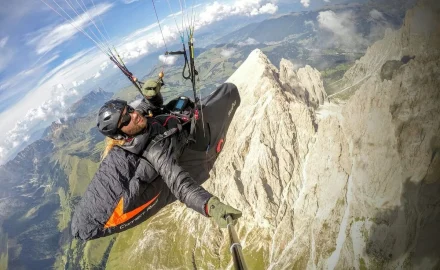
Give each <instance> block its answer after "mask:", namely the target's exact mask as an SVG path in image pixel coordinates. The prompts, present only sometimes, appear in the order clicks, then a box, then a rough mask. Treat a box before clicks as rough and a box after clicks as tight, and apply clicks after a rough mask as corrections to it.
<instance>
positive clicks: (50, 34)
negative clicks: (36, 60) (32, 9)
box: [27, 3, 113, 54]
mask: <svg viewBox="0 0 440 270" xmlns="http://www.w3.org/2000/svg"><path fill="white" fill-rule="evenodd" d="M112 6H113V4H108V3H102V4H98V5H96V7H93V8H91V9H89V11H88V12H87V13H88V15H86V14H85V13H83V14H80V15H79V16H77V17H75V18H73V21H72V24H73V25H75V26H76V27H77V28H79V29H85V28H86V27H88V26H89V25H90V24H91V22H90V19H89V18H91V19H93V18H95V17H96V16H99V15H101V14H104V13H105V12H107V11H108V10H109V9H110V8H111V7H112ZM72 24H71V23H70V22H66V23H63V24H60V25H58V26H56V27H55V26H48V27H46V28H44V29H41V30H39V31H38V32H37V33H33V34H30V35H29V36H32V35H36V36H35V37H33V38H31V39H30V40H29V41H28V42H27V43H28V45H35V50H36V52H37V54H43V53H45V52H48V51H51V50H52V49H53V48H55V47H57V46H59V45H61V44H63V43H64V42H66V41H68V40H70V39H72V38H73V37H74V36H75V35H76V34H77V33H78V32H79V31H78V29H76V28H75V27H73V26H72ZM90 42H92V41H90Z"/></svg>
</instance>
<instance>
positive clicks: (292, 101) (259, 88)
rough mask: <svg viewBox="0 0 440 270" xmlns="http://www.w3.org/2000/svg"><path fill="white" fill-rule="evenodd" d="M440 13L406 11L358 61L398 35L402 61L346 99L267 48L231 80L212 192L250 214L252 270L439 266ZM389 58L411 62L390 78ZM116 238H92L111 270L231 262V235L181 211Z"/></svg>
mask: <svg viewBox="0 0 440 270" xmlns="http://www.w3.org/2000/svg"><path fill="white" fill-rule="evenodd" d="M439 15H440V5H439V4H438V3H437V2H436V1H434V0H422V1H420V2H419V3H418V4H417V6H416V7H415V8H414V9H413V10H411V11H409V12H408V13H407V16H406V18H405V23H404V26H403V27H402V28H401V29H400V30H397V31H390V32H388V33H387V36H386V37H385V38H384V40H382V41H379V42H378V43H376V44H375V45H373V46H372V49H370V50H368V52H367V53H366V55H365V56H364V58H363V60H361V61H360V62H370V61H371V62H374V59H377V57H378V56H377V51H375V50H374V48H375V46H379V45H381V44H382V43H386V42H387V41H389V40H394V41H396V40H399V41H400V42H401V43H396V42H393V43H389V44H388V47H398V48H397V50H400V51H402V52H403V53H402V54H401V55H395V56H392V55H390V54H384V55H380V56H379V57H382V58H385V61H384V62H383V64H382V67H381V68H379V69H375V68H373V69H370V71H364V72H367V74H370V76H368V78H365V79H364V80H363V81H361V82H359V83H358V84H359V87H358V88H357V91H355V93H353V94H352V96H351V97H349V98H348V100H346V101H345V102H344V103H339V104H336V103H333V102H328V101H327V97H326V94H325V91H324V89H323V87H322V80H321V79H320V74H319V72H317V71H316V70H314V69H313V68H311V67H306V68H304V69H299V70H298V71H297V72H292V71H291V66H292V63H289V62H287V61H282V62H281V65H280V68H279V69H277V68H276V67H274V66H273V65H272V64H271V63H270V62H269V60H268V58H267V57H266V56H265V55H264V54H263V53H262V52H261V51H259V50H256V51H254V52H253V53H251V54H250V55H249V57H248V58H247V60H246V61H245V62H244V63H243V64H242V65H241V66H240V68H239V69H238V70H237V71H236V72H235V73H234V74H233V75H232V76H231V77H230V78H229V80H228V81H230V82H233V83H235V84H236V85H237V86H238V88H239V91H240V94H241V97H242V102H241V105H240V107H239V109H238V110H237V112H236V115H235V116H234V120H233V122H232V123H231V127H230V130H229V132H228V134H227V137H226V141H227V142H228V143H226V144H225V147H224V149H223V152H222V154H221V155H220V157H219V158H218V159H217V161H216V164H215V167H214V169H213V170H212V172H211V177H210V180H208V181H207V182H206V183H205V185H204V186H205V187H206V188H207V189H208V190H210V191H211V192H212V193H214V194H216V195H217V196H219V197H220V198H221V199H222V200H224V201H226V202H228V203H229V204H231V205H233V206H235V207H237V208H238V209H241V210H242V211H243V214H244V215H243V218H242V219H241V220H240V221H239V223H238V226H237V228H238V232H239V235H240V237H241V239H242V241H243V246H244V255H245V258H246V260H247V263H248V265H249V268H250V269H306V268H310V269H323V268H329V269H334V268H336V269H349V268H350V269H351V268H356V269H376V268H377V269H437V268H438V267H439V266H440V260H439V256H438V254H440V244H439V243H440V235H439V232H438V227H439V226H440V223H439V220H440V219H439V217H440V200H439V198H438V194H439V192H440V170H439V168H440V163H439V160H440V159H439V151H438V150H439V149H440V141H439V131H440V107H439V106H438V104H439V102H440V92H439V89H440V87H439V86H440V79H439V78H440V76H439V74H440V70H439V65H438V63H439V60H440V59H439V54H438V51H437V50H436V49H432V48H434V47H435V48H439V45H440V33H439V31H438V29H440V28H439V23H440V21H439V18H440V16H439ZM419 18H424V19H425V20H421V19H419ZM390 37H394V38H392V39H391V38H390ZM409 52H411V53H409ZM405 55H410V56H411V60H409V61H403V62H402V57H404V56H405ZM405 59H406V58H405ZM387 61H401V62H402V64H400V63H399V65H397V67H396V68H393V69H392V72H387V73H386V74H387V75H386V76H384V73H383V72H382V68H383V69H386V68H387V65H386V62H387ZM376 62H377V61H376ZM404 62H405V63H404ZM388 65H389V64H388ZM384 66H385V67H384ZM393 67H394V66H393ZM355 68H356V67H354V69H355ZM350 74H354V72H353V71H350V72H348V73H347V74H346V78H349V75H350ZM358 76H361V75H358ZM353 78H354V79H353V80H354V81H351V83H356V76H354V77H353ZM347 81H348V82H350V81H349V79H347ZM306 96H308V97H306ZM99 241H101V242H99ZM105 241H107V242H105ZM109 241H110V239H107V240H105V239H103V240H97V241H95V242H94V243H90V244H87V245H90V248H91V247H92V246H97V245H103V244H105V243H106V246H108V247H111V251H110V253H109V254H108V260H107V263H106V267H107V268H108V269H118V268H121V267H124V268H125V269H139V268H145V269H152V268H157V267H159V266H160V268H164V269H167V268H178V267H183V268H202V269H226V268H231V267H232V261H231V256H230V254H229V251H228V235H227V231H223V230H219V229H218V228H217V227H216V225H215V224H214V223H212V222H210V221H207V220H206V218H204V217H201V216H200V215H198V214H197V213H194V211H191V210H188V209H187V208H185V207H184V206H183V205H181V204H179V203H176V204H173V205H171V206H170V207H167V208H166V209H164V210H162V211H161V212H160V213H159V214H158V215H157V216H156V217H155V218H153V219H151V220H149V221H148V222H145V224H142V225H140V226H138V227H136V228H134V229H131V230H129V231H127V232H126V233H123V234H120V235H118V236H117V238H116V240H114V239H112V241H111V244H109ZM121 257H124V258H129V260H130V264H127V263H125V262H122V261H121V260H120V258H121Z"/></svg>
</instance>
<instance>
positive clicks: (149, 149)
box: [71, 118, 212, 240]
mask: <svg viewBox="0 0 440 270" xmlns="http://www.w3.org/2000/svg"><path fill="white" fill-rule="evenodd" d="M165 131H166V128H164V127H163V125H162V123H160V122H158V121H157V120H153V119H151V118H149V120H148V125H147V130H146V132H145V133H143V134H141V135H138V136H136V137H135V138H134V140H133V141H131V142H129V143H127V144H126V145H125V146H124V147H114V148H113V149H112V150H110V152H109V154H108V155H107V156H106V157H105V158H104V160H103V161H102V162H101V164H100V167H99V169H98V171H97V172H96V174H95V176H94V177H93V179H92V181H91V183H90V185H89V186H88V188H87V190H86V192H85V194H84V196H83V197H82V199H81V201H80V202H79V204H78V205H77V206H76V208H75V212H74V214H73V218H72V225H71V227H72V234H73V236H74V237H76V238H80V239H83V240H88V239H94V238H98V237H103V236H107V235H110V234H113V233H117V232H121V231H124V230H126V229H129V228H131V227H133V226H135V225H137V224H139V223H141V222H143V221H144V220H146V219H148V218H149V217H151V216H152V215H154V214H155V213H157V212H158V211H159V210H160V209H161V208H162V207H163V206H164V205H166V204H168V203H170V202H172V201H174V200H175V199H176V198H177V199H178V200H179V201H181V202H183V203H185V204H186V205H187V206H188V207H190V208H192V209H194V210H196V211H197V212H199V213H201V214H202V215H205V216H206V213H205V211H204V206H205V204H206V203H207V201H208V200H209V198H211V197H212V195H211V194H210V193H209V192H207V191H206V190H205V189H203V188H202V187H201V186H200V185H199V184H197V183H196V182H195V181H194V180H193V178H192V177H191V176H190V175H189V173H188V172H186V171H185V170H183V169H182V168H181V166H179V163H178V157H179V155H180V153H181V152H182V149H183V145H184V142H182V140H183V139H182V138H180V139H181V140H180V141H178V143H175V142H174V143H173V142H172V140H173V139H174V140H176V136H172V137H168V138H165V139H163V138H161V136H162V135H160V134H162V133H163V132H165ZM158 135H159V136H158ZM123 148H125V149H123ZM145 149H146V150H145ZM140 150H142V151H140ZM144 150H145V151H144Z"/></svg>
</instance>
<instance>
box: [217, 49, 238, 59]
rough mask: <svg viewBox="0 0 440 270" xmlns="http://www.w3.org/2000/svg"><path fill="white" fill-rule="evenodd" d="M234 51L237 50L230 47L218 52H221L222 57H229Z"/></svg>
mask: <svg viewBox="0 0 440 270" xmlns="http://www.w3.org/2000/svg"><path fill="white" fill-rule="evenodd" d="M236 51H237V50H236V49H234V48H231V49H223V50H222V51H221V52H220V54H221V55H222V56H223V57H226V58H229V57H231V56H232V55H233V54H234V53H235V52H236Z"/></svg>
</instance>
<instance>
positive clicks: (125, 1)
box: [122, 0, 139, 4]
mask: <svg viewBox="0 0 440 270" xmlns="http://www.w3.org/2000/svg"><path fill="white" fill-rule="evenodd" d="M137 1H139V0H122V3H124V4H131V3H134V2H137Z"/></svg>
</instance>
